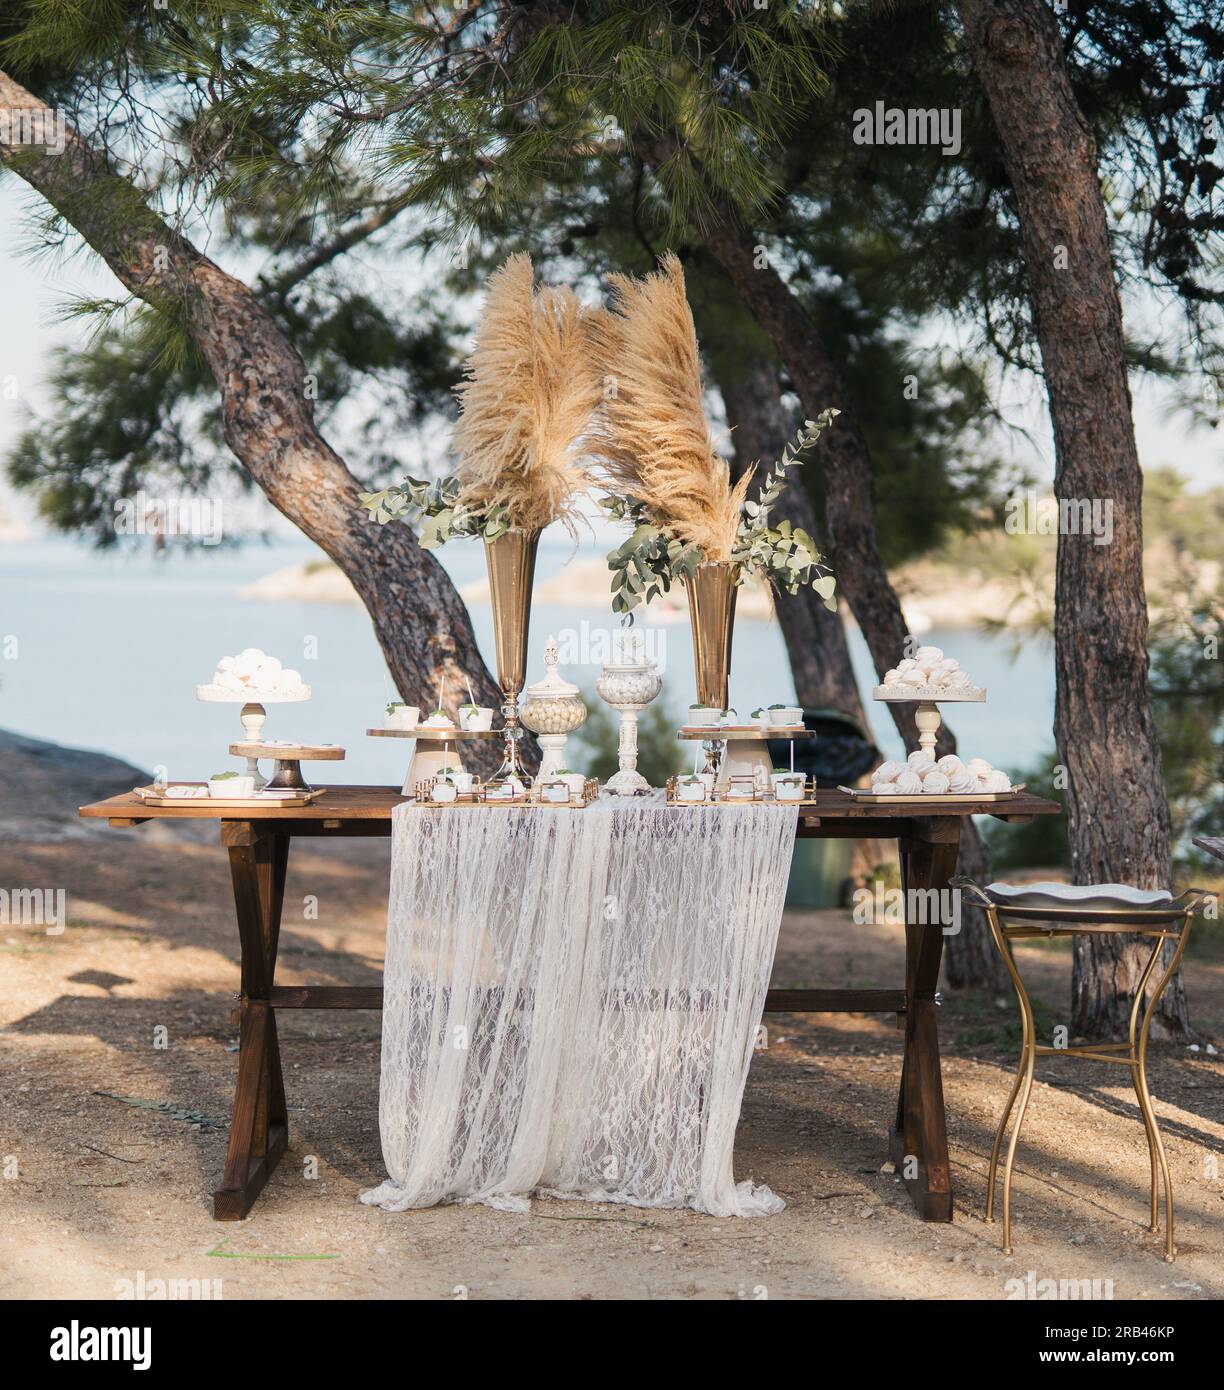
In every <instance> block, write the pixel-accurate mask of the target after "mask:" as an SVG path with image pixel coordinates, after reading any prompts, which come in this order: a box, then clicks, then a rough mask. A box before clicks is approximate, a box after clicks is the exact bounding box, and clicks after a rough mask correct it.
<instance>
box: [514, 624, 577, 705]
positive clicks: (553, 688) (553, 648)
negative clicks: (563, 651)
mask: <svg viewBox="0 0 1224 1390" xmlns="http://www.w3.org/2000/svg"><path fill="white" fill-rule="evenodd" d="M560 660H561V656H560V653H559V652H558V651H557V643H556V639H555V638H552V637H550V638H549V639H548V641H547V642H546V643H545V644H544V679H543V680H540V681H536V683H535V684H534V685H529V686H528V687H527V689H526V690H524V691H523V698H524V700H568V699H573V697H574V696H575V695H577V694H579V693H580V692H579V690H578V687H577V686H576V685H572V684H571V683H570V682H569V681H567V680H566V679H565V678H564V677H563V676H562V675H561V674H560V672H559V671H558V670H557V665H558V663H559V662H560Z"/></svg>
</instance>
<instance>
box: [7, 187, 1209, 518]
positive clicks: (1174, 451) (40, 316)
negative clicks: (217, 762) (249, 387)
mask: <svg viewBox="0 0 1224 1390" xmlns="http://www.w3.org/2000/svg"><path fill="white" fill-rule="evenodd" d="M38 203H39V200H38V199H37V198H36V197H34V195H32V194H31V193H30V192H29V191H28V190H26V189H25V188H24V187H22V186H21V185H20V184H19V183H18V181H17V180H16V179H15V178H13V177H11V176H8V177H4V178H0V305H2V306H3V316H2V319H0V456H2V455H3V454H4V452H5V451H6V450H7V448H8V446H9V445H10V444H11V443H12V441H13V439H14V438H15V437H16V435H17V433H18V432H19V431H20V430H21V429H22V428H23V426H24V424H25V423H26V421H27V419H28V416H27V413H26V409H27V407H32V408H34V409H35V410H42V409H45V408H46V407H47V405H48V403H49V399H50V397H49V393H48V390H47V377H48V372H49V370H50V366H51V353H52V351H53V349H54V348H55V347H56V346H58V345H61V344H71V343H73V342H79V341H80V340H81V338H82V335H83V334H84V333H85V331H86V328H85V325H84V323H83V322H81V321H79V320H77V321H68V322H63V321H57V312H58V310H59V307H60V306H61V305H62V304H63V302H64V301H65V300H67V299H70V298H72V297H73V296H92V297H120V296H122V294H123V291H122V288H121V287H120V286H119V284H118V282H117V281H116V280H115V279H114V278H113V276H111V274H110V272H109V271H108V270H107V269H106V268H105V267H104V266H103V265H102V264H101V262H100V261H99V260H98V258H97V257H96V256H94V255H93V253H92V252H89V251H84V252H78V253H77V254H76V255H74V256H72V257H70V258H67V259H54V258H52V257H50V256H46V255H40V256H31V255H30V254H29V248H30V245H31V236H32V233H31V230H30V226H31V212H32V210H33V209H35V208H37V206H38ZM945 331H947V332H949V333H954V332H955V329H954V326H951V325H948V326H940V325H932V326H931V327H930V329H929V330H928V339H929V340H930V342H931V345H932V346H936V345H937V340H938V338H939V337H940V335H941V333H943V332H945ZM1132 389H1133V390H1134V391H1135V427H1136V436H1137V439H1138V444H1139V455H1140V460H1141V462H1142V464H1143V466H1144V467H1145V468H1151V467H1157V466H1161V465H1165V464H1172V465H1173V466H1175V467H1176V468H1177V469H1178V470H1179V471H1180V472H1181V473H1183V474H1184V475H1185V476H1186V477H1187V478H1189V480H1190V483H1191V487H1192V489H1193V490H1196V491H1197V490H1202V489H1205V488H1207V487H1212V486H1217V485H1220V484H1221V483H1224V461H1222V453H1224V437H1222V435H1224V431H1212V430H1209V429H1196V430H1191V429H1190V428H1188V426H1187V423H1186V421H1185V419H1184V418H1182V417H1178V416H1175V415H1173V414H1172V412H1171V411H1170V408H1169V396H1168V393H1167V391H1166V390H1165V389H1164V388H1163V387H1161V386H1160V385H1158V384H1153V383H1150V382H1143V381H1140V380H1138V379H1135V380H1134V381H1133V382H1132ZM14 392H15V394H14ZM1002 400H1003V413H1004V416H1005V418H1006V420H1007V422H1008V423H1009V424H1010V425H1017V426H1021V427H1023V429H1024V430H1025V431H1026V432H1027V434H1028V435H1029V436H1030V438H1028V439H1025V438H1023V437H1022V436H1016V437H1013V438H1010V439H1009V440H1008V441H1007V443H1006V447H1007V448H1009V449H1011V450H1013V451H1014V456H1015V457H1016V459H1017V461H1018V462H1020V463H1022V464H1023V465H1025V467H1026V469H1027V470H1028V471H1029V472H1030V473H1031V474H1032V475H1033V476H1035V477H1036V478H1038V479H1041V480H1049V479H1052V477H1053V471H1054V466H1053V445H1052V441H1051V437H1050V430H1049V423H1048V416H1047V412H1046V407H1045V401H1044V398H1043V395H1042V392H1041V390H1040V386H1039V384H1038V383H1037V382H1036V381H1034V380H1031V379H1030V380H1027V381H1010V382H1008V383H1007V384H1005V386H1004V388H1003V394H1002ZM333 442H334V443H336V444H337V445H338V446H339V447H340V450H341V453H343V452H344V449H343V444H344V441H343V440H334V441H333ZM255 505H256V507H257V508H258V509H259V510H260V511H261V512H262V513H266V517H265V516H261V517H260V519H261V520H266V521H267V522H270V523H272V527H273V529H274V530H280V529H282V528H288V529H290V530H291V528H289V523H287V522H285V521H284V519H283V518H281V517H280V516H279V514H278V513H275V512H274V511H273V510H272V508H270V507H267V506H266V504H263V503H262V500H260V501H259V502H257V503H256V504H255ZM5 514H7V515H8V517H9V518H10V520H16V521H17V522H18V523H20V524H24V525H30V526H33V525H35V524H36V523H35V522H34V518H33V509H32V505H31V503H30V501H29V499H28V498H22V497H18V496H15V495H14V493H13V491H12V489H11V488H10V487H9V486H8V484H7V482H5V481H4V480H3V479H2V478H0V520H2V519H3V517H4V515H5Z"/></svg>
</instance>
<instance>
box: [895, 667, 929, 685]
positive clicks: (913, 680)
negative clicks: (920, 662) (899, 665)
mask: <svg viewBox="0 0 1224 1390" xmlns="http://www.w3.org/2000/svg"><path fill="white" fill-rule="evenodd" d="M899 683H900V684H901V685H925V684H926V672H925V671H923V670H922V669H921V668H920V667H917V666H911V667H910V669H909V670H908V671H902V672H901V680H900V682H899Z"/></svg>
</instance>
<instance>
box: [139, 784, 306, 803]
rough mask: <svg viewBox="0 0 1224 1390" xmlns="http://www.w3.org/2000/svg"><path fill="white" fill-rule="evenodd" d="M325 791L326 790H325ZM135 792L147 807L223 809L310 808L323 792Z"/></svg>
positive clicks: (147, 789) (143, 789) (153, 788)
mask: <svg viewBox="0 0 1224 1390" xmlns="http://www.w3.org/2000/svg"><path fill="white" fill-rule="evenodd" d="M166 785H167V786H171V787H206V786H207V785H208V783H207V782H168V783H167V784H166ZM323 790H324V791H325V790H326V788H324V789H323ZM133 792H134V794H135V795H136V796H138V797H140V799H141V800H142V801H143V802H144V804H145V805H146V806H216V807H220V808H222V809H231V808H234V807H239V808H242V807H245V808H247V809H248V810H249V809H250V807H252V806H309V805H310V803H311V802H312V801H314V800H315V798H316V797H320V796H322V795H323V791H310V792H294V793H293V795H292V796H262V795H260V793H258V792H256V793H255V795H254V796H165V795H163V794H162V791H161V789H160V788H158V787H156V786H151V787H134V788H133Z"/></svg>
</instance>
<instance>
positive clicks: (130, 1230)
mask: <svg viewBox="0 0 1224 1390" xmlns="http://www.w3.org/2000/svg"><path fill="white" fill-rule="evenodd" d="M78 833H80V834H82V838H78V839H72V840H60V841H58V842H40V843H25V844H13V843H5V844H4V845H3V846H2V847H0V883H3V884H44V885H59V886H64V887H66V888H67V891H68V926H67V929H66V931H65V932H64V933H63V934H62V935H59V936H47V935H45V934H42V933H40V932H39V931H38V929H36V928H18V927H7V928H2V929H0V955H2V957H3V976H2V981H3V982H2V984H0V1068H2V1072H0V1097H2V1102H0V1104H2V1108H0V1172H3V1174H4V1176H5V1177H6V1178H7V1179H8V1180H7V1181H3V1182H0V1208H2V1213H0V1296H2V1297H6V1298H18V1299H21V1298H57V1297H93V1298H113V1297H114V1296H115V1295H116V1292H117V1290H118V1288H119V1287H121V1285H120V1284H118V1282H117V1281H122V1280H132V1281H134V1282H135V1281H137V1280H138V1279H139V1278H140V1277H142V1275H143V1278H144V1279H145V1281H146V1284H147V1282H148V1281H150V1280H153V1279H188V1280H201V1281H210V1282H209V1283H208V1284H207V1285H205V1286H202V1287H204V1288H206V1289H207V1290H208V1291H210V1292H212V1293H214V1294H217V1293H219V1294H220V1296H222V1297H224V1298H226V1299H244V1298H296V1297H313V1298H329V1299H336V1298H386V1297H397V1298H398V1297H404V1298H456V1297H463V1296H468V1297H471V1298H484V1299H494V1298H497V1299H537V1298H548V1299H573V1298H577V1299H644V1298H679V1299H685V1298H711V1299H720V1298H741V1299H750V1298H762V1297H768V1298H808V1299H811V1298H861V1297H869V1298H931V1297H936V1298H951V1299H954V1298H990V1299H1002V1298H1006V1297H1008V1296H1009V1295H1014V1292H1015V1286H1014V1285H1013V1286H1010V1287H1009V1285H1008V1281H1009V1280H1013V1279H1019V1280H1022V1281H1024V1280H1027V1279H1028V1278H1029V1276H1030V1274H1031V1275H1032V1276H1033V1277H1034V1278H1035V1279H1037V1280H1044V1279H1055V1280H1059V1279H1074V1280H1084V1279H1089V1280H1102V1281H1108V1280H1111V1281H1112V1294H1113V1296H1114V1297H1116V1298H1152V1299H1165V1298H1192V1299H1206V1298H1220V1297H1222V1296H1224V1259H1222V1258H1221V1256H1222V1254H1224V1056H1222V1055H1216V1056H1211V1055H1209V1054H1208V1053H1207V1052H1206V1046H1205V1045H1206V1043H1207V1041H1208V1040H1209V1039H1213V1040H1214V1041H1215V1044H1216V1045H1217V1046H1219V1045H1220V1039H1221V1035H1222V1034H1224V946H1222V945H1221V935H1222V933H1221V931H1220V929H1219V928H1218V927H1216V928H1215V930H1214V936H1212V935H1211V934H1209V933H1208V932H1207V931H1200V932H1199V937H1198V941H1197V942H1196V943H1195V944H1194V946H1193V949H1192V953H1191V955H1190V956H1189V957H1188V960H1187V967H1186V972H1187V984H1188V988H1189V992H1190V998H1191V1004H1192V1008H1193V1011H1194V1017H1195V1023H1196V1026H1197V1027H1198V1028H1199V1030H1200V1032H1201V1034H1202V1038H1201V1043H1202V1044H1203V1045H1202V1047H1201V1048H1200V1050H1199V1051H1198V1052H1191V1051H1189V1050H1188V1049H1186V1048H1184V1047H1157V1048H1156V1049H1155V1055H1154V1056H1153V1057H1152V1059H1151V1061H1150V1067H1149V1073H1150V1078H1151V1082H1152V1088H1153V1091H1154V1094H1155V1096H1156V1108H1157V1113H1158V1116H1159V1119H1160V1122H1161V1125H1162V1127H1163V1130H1164V1134H1165V1141H1166V1144H1167V1147H1168V1151H1169V1157H1170V1161H1171V1164H1172V1170H1173V1178H1174V1185H1175V1192H1176V1208H1177V1229H1178V1246H1179V1256H1178V1259H1177V1262H1176V1263H1175V1264H1173V1265H1168V1264H1165V1263H1164V1261H1163V1260H1162V1258H1161V1253H1162V1244H1161V1239H1162V1238H1161V1237H1156V1236H1152V1235H1150V1234H1149V1233H1148V1231H1147V1229H1146V1215H1145V1211H1146V1202H1147V1152H1146V1144H1145V1140H1144V1133H1143V1127H1142V1124H1141V1122H1140V1120H1139V1116H1138V1112H1137V1109H1136V1106H1135V1102H1134V1098H1133V1095H1132V1093H1131V1091H1130V1088H1129V1082H1128V1080H1127V1077H1126V1073H1125V1072H1121V1074H1119V1073H1118V1071H1115V1070H1114V1069H1113V1068H1108V1067H1106V1066H1104V1065H1100V1064H1090V1063H1072V1062H1067V1061H1065V1060H1063V1061H1060V1060H1058V1059H1053V1060H1048V1061H1045V1062H1042V1063H1041V1064H1040V1065H1039V1066H1038V1069H1037V1074H1038V1077H1039V1080H1040V1084H1039V1085H1038V1086H1037V1088H1036V1090H1035V1092H1034V1097H1033V1103H1032V1105H1031V1107H1030V1111H1029V1117H1028V1119H1027V1121H1026V1124H1025V1130H1024V1140H1023V1143H1022V1147H1021V1151H1020V1163H1019V1171H1018V1176H1017V1179H1016V1183H1015V1193H1014V1202H1015V1208H1016V1211H1017V1224H1016V1230H1015V1247H1016V1253H1015V1255H1014V1256H1013V1257H1011V1258H1007V1257H1004V1256H1003V1255H1002V1254H1001V1252H1000V1248H999V1245H1000V1241H999V1229H1000V1228H999V1226H998V1225H997V1224H996V1225H994V1226H988V1225H986V1224H985V1222H984V1220H983V1208H984V1200H985V1174H986V1166H987V1161H988V1158H989V1153H990V1145H991V1141H992V1138H993V1131H994V1125H995V1123H996V1120H997V1116H998V1114H999V1110H1000V1108H1001V1106H1002V1104H1003V1102H1004V1100H1005V1099H1006V1096H1007V1092H1008V1087H1009V1084H1010V1081H1011V1077H1012V1074H1013V1070H1014V1066H1015V1058H1016V1049H1017V1046H1018V1032H1017V1028H1016V1023H1015V1020H1016V1008H1015V1003H1014V1000H1012V999H1011V998H1007V999H999V1000H992V999H989V998H978V997H973V996H967V997H957V996H953V997H951V998H949V999H948V1000H947V1002H946V1003H945V1006H944V1008H943V1010H942V1013H941V1035H942V1039H943V1046H944V1086H945V1092H946V1098H947V1107H948V1123H949V1129H950V1138H951V1148H952V1171H953V1182H954V1186H955V1199H956V1216H955V1220H954V1221H953V1222H952V1224H950V1225H946V1224H939V1225H936V1224H924V1223H923V1222H922V1221H920V1220H919V1219H918V1218H917V1217H916V1215H915V1213H914V1211H913V1209H912V1207H911V1205H910V1203H909V1200H908V1197H907V1196H906V1193H905V1190H904V1188H903V1186H902V1185H901V1183H900V1181H899V1179H898V1178H897V1177H895V1176H894V1175H893V1173H892V1171H891V1168H890V1166H889V1165H888V1162H887V1148H886V1132H887V1126H888V1122H889V1118H890V1116H891V1113H892V1110H893V1107H894V1105H895V1101H896V1091H897V1084H898V1077H899V1067H900V1050H901V1047H900V1045H901V1035H900V1033H899V1032H898V1031H897V1030H896V1028H895V1027H894V1026H893V1024H894V1021H893V1020H892V1019H891V1018H881V1017H874V1016H873V1017H867V1016H840V1015H827V1016H822V1017H817V1018H804V1017H798V1016H781V1015H775V1016H771V1017H770V1018H769V1019H768V1029H769V1034H768V1046H767V1048H765V1049H764V1050H763V1051H761V1052H760V1053H758V1055H757V1057H756V1059H755V1061H754V1063H753V1067H752V1073H751V1077H750V1079H749V1083H748V1090H747V1095H746V1098H745V1103H744V1113H743V1118H742V1122H741V1125H740V1132H739V1141H738V1147H737V1153H736V1176H737V1177H740V1178H742V1177H748V1176H751V1177H753V1178H754V1179H755V1180H756V1181H759V1182H767V1183H768V1184H769V1185H770V1186H771V1187H772V1188H773V1189H774V1190H775V1191H777V1192H779V1193H780V1194H782V1195H783V1196H784V1197H785V1198H786V1200H787V1204H788V1205H787V1207H786V1210H785V1211H784V1212H782V1213H781V1214H779V1215H777V1216H774V1217H769V1218H764V1219H756V1220H744V1221H740V1220H734V1219H719V1218H712V1217H708V1216H701V1215H697V1214H695V1213H692V1212H674V1211H639V1210H635V1209H626V1208H613V1207H587V1206H585V1205H583V1204H577V1203H564V1202H556V1201H537V1202H536V1203H534V1206H533V1210H532V1212H531V1213H530V1214H524V1215H510V1214H505V1213H501V1212H497V1211H492V1210H490V1209H488V1208H484V1207H443V1208H436V1209H433V1210H429V1211H420V1212H409V1213H402V1214H392V1213H387V1212H384V1211H381V1210H378V1209H375V1208H370V1207H365V1206H362V1205H360V1204H359V1203H358V1201H357V1200H356V1199H357V1194H358V1193H359V1192H360V1191H361V1190H362V1189H363V1188H365V1187H368V1186H370V1185H372V1184H374V1183H377V1182H378V1181H380V1180H381V1179H382V1177H383V1176H384V1173H383V1169H382V1163H381V1158H380V1151H379V1139H378V1117H377V1093H378V1052H379V1015H378V1014H375V1013H368V1014H360V1013H359V1014H350V1015H344V1014H340V1013H307V1012H294V1013H282V1014H281V1016H280V1025H281V1046H282V1053H283V1056H284V1064H285V1072H286V1086H287V1090H288V1097H289V1105H290V1127H291V1133H290V1146H291V1148H290V1152H289V1153H288V1154H287V1155H286V1156H285V1158H284V1159H283V1160H282V1161H281V1165H280V1167H279V1169H278V1170H277V1172H276V1173H275V1174H274V1176H273V1178H272V1180H271V1181H270V1183H269V1185H268V1187H267V1188H266V1189H265V1191H264V1194H263V1196H262V1197H261V1198H260V1200H259V1202H258V1204H257V1206H256V1208H255V1210H254V1212H253V1213H252V1215H251V1216H250V1217H249V1218H248V1219H247V1220H246V1221H244V1222H241V1223H234V1224H217V1223H214V1222H213V1221H212V1220H211V1217H210V1214H209V1212H210V1203H209V1200H208V1196H207V1194H208V1192H209V1191H210V1189H211V1188H212V1187H213V1186H214V1185H215V1184H216V1183H217V1181H218V1180H219V1177H220V1174H221V1170H222V1166H223V1161H224V1154H225V1143H226V1127H227V1123H228V1104H229V1097H230V1095H231V1088H232V1083H233V1077H234V1071H235V1066H236V1061H237V1059H236V1056H235V1053H236V1048H237V1042H236V1036H235V1033H234V1030H233V1029H232V1028H231V1027H230V1025H229V1021H228V1015H229V1010H230V1008H231V1007H232V1002H233V998H234V991H235V990H236V988H237V971H236V959H237V938H236V930H235V927H234V922H233V916H232V900H231V898H230V888H229V877H228V868H227V865H226V861H225V859H224V857H223V852H222V851H221V849H220V848H219V847H218V846H217V844H216V843H215V841H214V840H213V838H212V835H209V836H208V838H207V839H205V838H203V833H204V832H201V831H193V830H192V829H190V828H188V829H187V830H183V829H181V828H179V827H174V828H170V827H165V826H160V827H151V826H146V827H144V828H142V829H140V830H136V831H105V830H100V831H95V832H91V833H88V834H84V833H82V832H78ZM213 834H215V831H214V832H213ZM387 855H388V846H387V844H386V843H385V842H377V841H370V842H367V841H359V840H350V841H346V842H341V843H339V844H331V845H324V844H313V843H310V842H301V841H299V842H297V844H296V845H295V847H294V857H293V861H292V863H291V866H290V878H289V887H288V893H287V898H286V908H285V917H284V928H283V934H282V946H281V965H280V969H279V972H278V980H279V982H280V983H282V984H294V983H306V982H315V983H334V984H345V983H347V984H373V983H378V982H379V978H380V962H381V957H382V941H383V931H384V914H385V901H386V898H385V892H386V888H385V885H386V865H387ZM306 895H313V896H314V897H317V900H318V919H317V920H309V919H308V918H307V917H306V915H305V908H304V898H305V897H306ZM1025 955H1026V957H1027V970H1028V974H1029V976H1030V979H1031V980H1032V981H1033V982H1034V984H1035V991H1034V992H1035V996H1036V999H1037V1002H1038V1004H1039V1007H1040V1010H1041V1014H1040V1023H1041V1026H1042V1027H1043V1028H1045V1027H1049V1026H1051V1025H1052V1024H1054V1023H1056V1022H1058V1021H1059V1020H1060V1019H1061V1018H1062V1017H1064V1015H1065V1008H1066V999H1067V993H1068V991H1067V984H1066V976H1067V969H1068V965H1069V961H1068V957H1067V955H1066V953H1065V952H1063V951H1061V950H1058V949H1055V948H1052V947H1050V946H1035V947H1031V948H1029V949H1028V950H1027V951H1026V952H1025ZM901 978H902V946H901V937H900V932H899V929H897V928H894V927H887V926H880V927H864V926H856V925H853V924H852V922H851V920H850V915H849V913H844V912H802V913H792V914H788V916H787V919H786V921H785V923H784V926H783V932H782V943H781V947H780V951H779V957H778V961H777V965H776V969H775V984H777V985H782V986H795V985H799V984H817V983H819V984H824V985H830V986H833V985H846V986H850V985H860V986H862V985H873V984H875V985H885V986H887V985H894V984H899V983H900V981H901ZM159 1029H164V1030H165V1033H164V1035H163V1034H161V1033H159V1031H158V1030H159ZM162 1041H164V1043H165V1045H164V1046H159V1045H158V1044H159V1042H162ZM141 1102H150V1103H152V1105H146V1104H142V1103H141ZM159 1102H163V1103H165V1104H164V1105H163V1107H162V1108H161V1109H158V1108H155V1107H156V1105H157V1103H159ZM316 1171H317V1176H315V1175H314V1174H315V1173H316ZM215 1280H219V1281H220V1284H219V1286H218V1285H214V1284H213V1283H212V1282H211V1281H215ZM1107 1288H1108V1286H1106V1285H1102V1291H1107Z"/></svg>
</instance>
